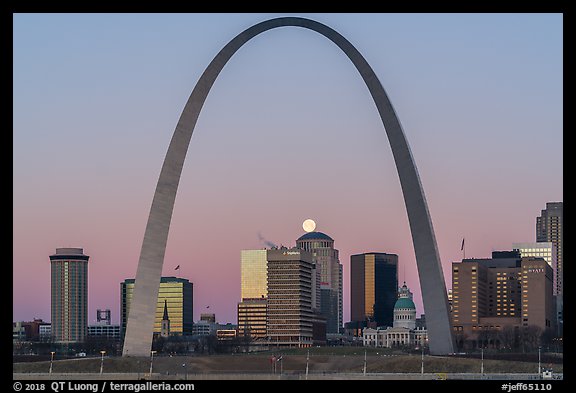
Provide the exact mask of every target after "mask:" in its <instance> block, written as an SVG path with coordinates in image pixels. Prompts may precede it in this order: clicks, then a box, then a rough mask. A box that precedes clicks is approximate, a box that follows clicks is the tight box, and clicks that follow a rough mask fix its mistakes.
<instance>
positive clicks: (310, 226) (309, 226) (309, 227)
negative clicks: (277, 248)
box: [302, 218, 316, 232]
mask: <svg viewBox="0 0 576 393" xmlns="http://www.w3.org/2000/svg"><path fill="white" fill-rule="evenodd" d="M302 228H304V230H305V231H306V232H312V231H314V229H316V223H315V222H314V220H312V219H310V218H309V219H307V220H305V221H304V222H303V223H302Z"/></svg>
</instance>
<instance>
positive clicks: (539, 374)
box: [538, 347, 542, 378]
mask: <svg viewBox="0 0 576 393" xmlns="http://www.w3.org/2000/svg"><path fill="white" fill-rule="evenodd" d="M541 349H542V347H538V378H541V376H542V368H541V367H540V350H541Z"/></svg>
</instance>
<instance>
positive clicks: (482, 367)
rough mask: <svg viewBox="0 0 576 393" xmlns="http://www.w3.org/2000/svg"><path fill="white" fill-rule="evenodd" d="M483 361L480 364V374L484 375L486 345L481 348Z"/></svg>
mask: <svg viewBox="0 0 576 393" xmlns="http://www.w3.org/2000/svg"><path fill="white" fill-rule="evenodd" d="M481 356H482V363H481V364H480V374H481V375H482V376H484V347H482V348H481Z"/></svg>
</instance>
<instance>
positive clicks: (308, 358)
mask: <svg viewBox="0 0 576 393" xmlns="http://www.w3.org/2000/svg"><path fill="white" fill-rule="evenodd" d="M309 361H310V350H308V353H307V355H306V380H308V362H309Z"/></svg>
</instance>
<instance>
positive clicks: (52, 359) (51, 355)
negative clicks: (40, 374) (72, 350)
mask: <svg viewBox="0 0 576 393" xmlns="http://www.w3.org/2000/svg"><path fill="white" fill-rule="evenodd" d="M55 353H56V352H54V351H52V352H50V372H49V373H50V374H52V362H53V361H54V354H55Z"/></svg>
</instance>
